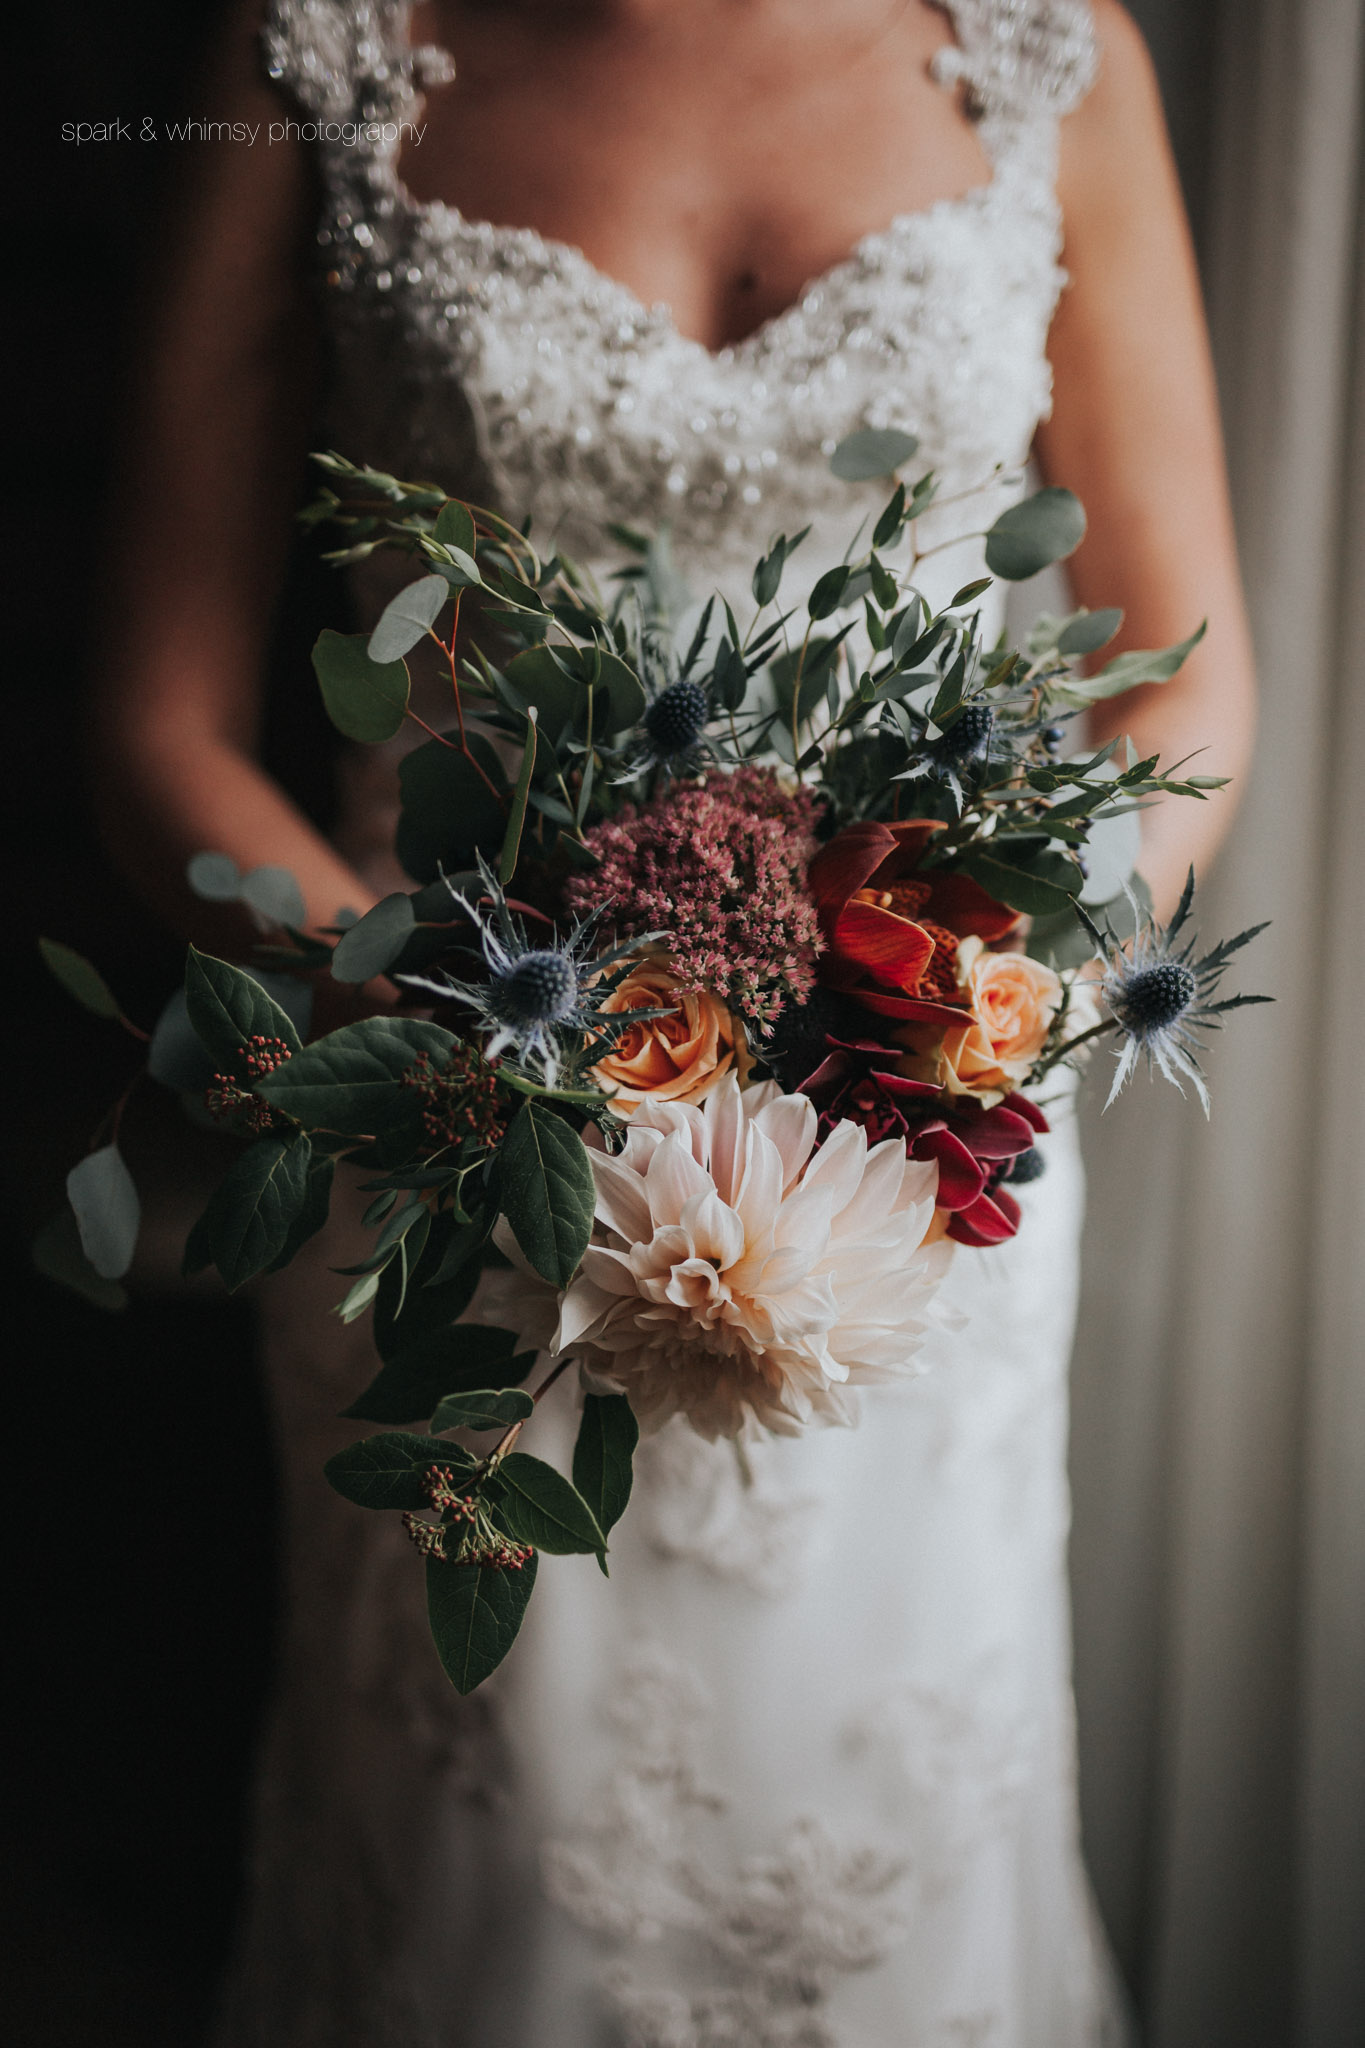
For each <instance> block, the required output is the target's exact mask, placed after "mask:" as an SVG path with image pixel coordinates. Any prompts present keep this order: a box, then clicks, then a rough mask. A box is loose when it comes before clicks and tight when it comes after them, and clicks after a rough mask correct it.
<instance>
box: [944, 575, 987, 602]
mask: <svg viewBox="0 0 1365 2048" xmlns="http://www.w3.org/2000/svg"><path fill="white" fill-rule="evenodd" d="M990 587H991V579H990V577H989V576H978V577H977V579H976V581H975V583H964V584H963V586H962V588H961V590H956V591H954V592H953V595H952V596H951V597H950V598H949V600H948V604H949V608H950V610H952V609H956V607H957V606H958V605H960V604H970V603H971V601H972V599H973V598H974V597H980V595H981V593H982V591H983V590H989V589H990Z"/></svg>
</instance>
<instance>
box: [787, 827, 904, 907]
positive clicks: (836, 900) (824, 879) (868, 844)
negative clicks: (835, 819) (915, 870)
mask: <svg viewBox="0 0 1365 2048" xmlns="http://www.w3.org/2000/svg"><path fill="white" fill-rule="evenodd" d="M895 843H896V842H895V840H894V838H893V837H892V834H891V831H890V829H889V827H888V826H886V825H879V824H878V823H877V822H876V820H875V819H873V818H867V819H864V820H863V822H862V823H861V824H858V825H850V826H848V827H847V829H846V830H845V831H843V832H840V833H837V834H836V836H835V837H834V838H833V839H831V840H830V842H829V844H828V846H822V847H821V849H820V851H819V852H818V853H817V854H816V856H815V858H814V860H813V861H812V862H811V864H810V867H809V868H808V869H807V871H806V887H807V889H808V890H809V891H810V893H811V896H812V897H813V898H814V901H815V907H816V909H817V910H818V911H819V913H820V921H821V923H822V924H825V923H832V922H833V920H834V919H835V918H836V917H837V916H838V914H839V912H840V911H841V910H842V909H843V907H844V905H845V904H846V903H847V901H848V899H849V897H850V896H851V895H852V894H853V892H854V890H855V889H861V888H862V887H863V885H864V883H865V882H866V881H867V878H868V876H869V875H870V874H873V873H874V872H875V871H876V869H877V868H878V867H880V865H881V863H882V862H883V861H884V860H885V859H886V857H887V855H888V853H890V852H891V851H892V850H893V848H894V846H895Z"/></svg>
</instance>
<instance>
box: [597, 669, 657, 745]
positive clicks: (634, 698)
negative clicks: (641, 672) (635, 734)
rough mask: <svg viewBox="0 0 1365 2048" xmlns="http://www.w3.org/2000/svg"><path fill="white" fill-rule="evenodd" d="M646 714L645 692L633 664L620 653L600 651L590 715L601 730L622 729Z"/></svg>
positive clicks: (614, 730)
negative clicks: (592, 707)
mask: <svg viewBox="0 0 1365 2048" xmlns="http://www.w3.org/2000/svg"><path fill="white" fill-rule="evenodd" d="M644 715H645V693H644V687H643V685H642V684H641V682H640V679H639V677H638V676H637V675H636V673H635V671H634V669H633V668H631V667H629V665H628V664H627V663H626V662H624V661H622V660H621V658H620V656H619V655H615V654H608V653H605V652H604V653H603V655H602V668H601V673H600V674H599V676H598V679H597V685H596V691H595V694H594V710H593V717H594V720H595V722H596V725H597V728H598V730H599V731H600V732H603V733H608V734H610V733H614V732H622V731H624V730H625V728H626V727H627V726H630V725H638V724H639V722H640V720H641V719H642V718H643V717H644Z"/></svg>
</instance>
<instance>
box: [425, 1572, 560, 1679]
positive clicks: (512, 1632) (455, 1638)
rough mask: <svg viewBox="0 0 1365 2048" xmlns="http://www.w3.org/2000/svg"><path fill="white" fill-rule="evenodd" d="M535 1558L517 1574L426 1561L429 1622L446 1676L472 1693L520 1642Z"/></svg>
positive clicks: (532, 1585)
mask: <svg viewBox="0 0 1365 2048" xmlns="http://www.w3.org/2000/svg"><path fill="white" fill-rule="evenodd" d="M536 1563H537V1560H536V1559H535V1558H534V1557H529V1558H527V1560H526V1562H525V1564H523V1565H521V1566H520V1567H519V1568H518V1569H517V1570H515V1571H512V1570H505V1571H499V1570H497V1569H496V1568H495V1567H493V1566H492V1565H478V1564H451V1563H449V1562H447V1560H446V1559H444V1558H439V1557H429V1558H428V1559H427V1620H428V1621H429V1622H430V1624H431V1634H432V1640H433V1641H434V1643H435V1645H436V1653H437V1655H438V1656H439V1658H440V1660H441V1664H442V1666H443V1668H444V1670H445V1674H446V1677H447V1678H448V1679H449V1680H450V1682H451V1684H452V1685H453V1686H454V1688H455V1690H456V1692H458V1693H471V1692H473V1691H474V1689H475V1687H476V1686H479V1685H482V1684H483V1681H484V1679H485V1678H487V1677H488V1676H489V1674H490V1672H493V1671H496V1670H497V1668H498V1666H499V1664H501V1662H502V1660H503V1658H504V1657H505V1656H506V1655H507V1652H508V1651H509V1650H510V1649H511V1647H512V1645H513V1643H514V1642H515V1641H516V1638H517V1631H518V1629H519V1628H520V1627H521V1623H522V1618H523V1616H524V1615H525V1613H526V1606H527V1602H528V1601H529V1600H530V1598H531V1593H532V1589H533V1588H534V1586H535V1582H536Z"/></svg>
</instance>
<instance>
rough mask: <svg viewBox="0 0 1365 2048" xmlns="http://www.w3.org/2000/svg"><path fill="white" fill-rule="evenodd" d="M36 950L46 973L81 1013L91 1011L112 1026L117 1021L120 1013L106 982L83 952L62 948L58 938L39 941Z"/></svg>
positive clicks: (67, 947) (120, 1015) (121, 1013)
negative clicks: (58, 983) (59, 985)
mask: <svg viewBox="0 0 1365 2048" xmlns="http://www.w3.org/2000/svg"><path fill="white" fill-rule="evenodd" d="M38 951H39V952H40V953H41V954H42V956H43V962H44V965H45V966H46V968H47V971H48V973H49V974H51V975H52V976H53V978H54V979H55V980H57V981H59V982H60V983H61V985H62V987H63V988H64V989H65V990H66V992H67V994H68V995H69V996H72V997H74V998H75V1000H76V1001H77V1002H78V1003H79V1004H80V1006H81V1008H82V1009H83V1010H89V1011H91V1012H92V1014H93V1015H94V1016H96V1017H108V1018H111V1019H113V1021H114V1022H115V1023H117V1022H118V1021H119V1020H120V1018H121V1017H122V1015H123V1012H122V1011H121V1010H120V1008H119V1006H118V1004H117V1002H116V1001H115V1000H114V995H113V992H112V990H111V989H110V987H109V984H108V982H107V981H106V980H105V978H104V976H103V975H102V974H101V973H100V971H99V969H98V967H95V966H94V965H92V963H91V962H90V961H89V960H87V959H86V957H85V955H84V954H83V953H77V952H75V951H74V950H73V948H72V947H70V946H64V945H63V944H62V942H61V940H60V939H39V941H38Z"/></svg>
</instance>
